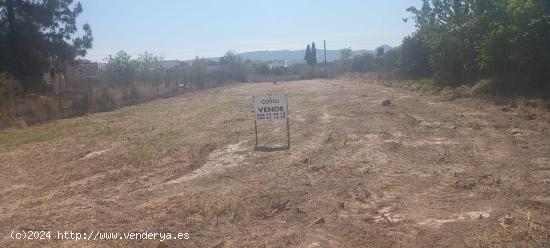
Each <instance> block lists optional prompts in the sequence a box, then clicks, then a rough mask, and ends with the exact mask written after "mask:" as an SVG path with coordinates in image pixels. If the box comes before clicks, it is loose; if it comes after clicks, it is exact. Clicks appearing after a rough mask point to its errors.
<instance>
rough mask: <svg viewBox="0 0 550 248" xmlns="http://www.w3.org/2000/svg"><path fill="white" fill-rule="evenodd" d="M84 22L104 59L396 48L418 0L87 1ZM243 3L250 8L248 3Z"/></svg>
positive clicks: (94, 52)
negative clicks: (311, 45)
mask: <svg viewBox="0 0 550 248" xmlns="http://www.w3.org/2000/svg"><path fill="white" fill-rule="evenodd" d="M80 2H81V3H82V5H83V8H84V12H83V13H82V14H81V15H80V17H79V18H78V23H79V24H80V25H82V24H84V23H89V24H90V25H91V27H92V31H93V37H94V42H93V48H92V49H90V50H89V51H88V54H87V56H86V58H87V59H90V60H92V61H98V62H101V61H103V59H104V58H106V57H108V56H109V55H110V54H114V53H116V52H118V51H120V50H124V51H126V52H128V53H129V54H130V55H132V56H136V55H138V54H142V53H143V52H145V51H148V52H153V53H155V54H159V55H161V56H163V57H164V58H165V59H166V60H174V59H179V60H188V59H192V58H194V57H196V56H199V57H206V58H209V57H219V56H222V55H223V54H224V53H225V52H226V51H228V50H233V51H235V52H237V53H244V52H253V51H276V50H302V49H305V46H306V45H307V44H308V43H311V42H315V43H316V45H317V48H318V49H321V48H322V46H323V40H326V41H327V49H329V50H336V49H341V48H344V47H351V48H352V49H353V50H363V49H365V50H373V49H375V48H376V47H378V46H380V45H384V44H387V45H390V46H397V45H399V44H400V43H401V41H402V39H403V37H405V36H406V35H408V34H410V33H411V32H413V31H414V22H408V23H405V22H403V21H402V18H406V17H409V16H410V14H409V13H408V12H406V8H408V7H410V6H413V5H414V6H416V5H418V4H419V3H420V1H417V0H406V1H399V2H398V3H396V2H393V1H392V2H380V1H374V0H366V1H357V0H352V1H339V2H338V3H337V4H334V2H332V1H319V2H309V1H307V2H306V1H301V2H294V1H290V0H282V1H278V2H276V3H274V2H266V1H261V2H260V1H250V0H239V1H230V2H229V1H208V2H206V1H195V0H193V1H185V2H181V1H174V0H167V1H161V2H154V3H153V2H149V1H129V0H121V1H106V0H81V1H80ZM242 6H246V7H245V8H243V7H242Z"/></svg>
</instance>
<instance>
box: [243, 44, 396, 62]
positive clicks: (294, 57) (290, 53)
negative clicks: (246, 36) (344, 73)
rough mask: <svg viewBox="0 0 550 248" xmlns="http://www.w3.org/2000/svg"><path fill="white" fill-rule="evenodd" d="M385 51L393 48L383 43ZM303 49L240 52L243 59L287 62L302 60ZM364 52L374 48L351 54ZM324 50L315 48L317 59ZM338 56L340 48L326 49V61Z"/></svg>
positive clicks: (321, 58) (355, 52)
mask: <svg viewBox="0 0 550 248" xmlns="http://www.w3.org/2000/svg"><path fill="white" fill-rule="evenodd" d="M382 47H384V50H385V51H388V50H390V49H393V48H392V47H390V46H388V45H383V46H382ZM305 52H306V51H305V50H276V51H254V52H245V53H240V54H239V56H241V57H242V58H243V59H250V60H252V61H270V60H285V61H289V62H303V61H304V56H305ZM365 53H374V50H353V55H354V56H355V55H361V54H365ZM324 56H325V54H324V50H323V49H320V48H317V61H319V62H321V61H324V60H325V57H324ZM339 58H340V50H327V61H328V62H332V61H335V60H337V59H339Z"/></svg>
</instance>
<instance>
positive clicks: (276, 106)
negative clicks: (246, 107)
mask: <svg viewBox="0 0 550 248" xmlns="http://www.w3.org/2000/svg"><path fill="white" fill-rule="evenodd" d="M254 111H255V113H256V120H284V119H287V118H288V104H287V98H286V95H267V96H254Z"/></svg>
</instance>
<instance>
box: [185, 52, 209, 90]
mask: <svg viewBox="0 0 550 248" xmlns="http://www.w3.org/2000/svg"><path fill="white" fill-rule="evenodd" d="M185 74H186V81H187V82H189V83H190V84H191V86H194V87H198V88H204V87H205V85H206V84H207V83H208V82H209V81H210V77H211V73H210V72H209V71H208V61H207V60H206V59H204V58H199V57H195V59H194V60H193V62H191V66H190V68H189V69H188V70H186V73H185Z"/></svg>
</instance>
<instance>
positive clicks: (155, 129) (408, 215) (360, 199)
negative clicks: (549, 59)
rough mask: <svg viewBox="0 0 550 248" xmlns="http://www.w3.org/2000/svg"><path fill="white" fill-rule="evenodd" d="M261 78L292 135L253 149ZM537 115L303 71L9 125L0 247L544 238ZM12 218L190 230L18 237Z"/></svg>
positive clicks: (545, 183)
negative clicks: (140, 235)
mask: <svg viewBox="0 0 550 248" xmlns="http://www.w3.org/2000/svg"><path fill="white" fill-rule="evenodd" d="M266 93H287V94H288V97H289V108H290V116H291V119H290V120H291V136H292V137H291V138H292V150H291V151H278V152H253V150H252V149H253V146H254V129H253V128H254V126H253V110H252V106H251V100H252V95H255V94H256V95H261V94H266ZM388 99H389V100H391V104H390V105H389V106H382V102H383V101H384V100H388ZM261 128H266V127H265V126H262V127H261ZM280 128H281V130H279V129H277V128H276V127H275V129H276V131H277V132H284V130H285V129H284V128H285V126H284V125H280ZM549 129H550V115H549V114H548V113H547V112H543V111H541V110H536V109H527V108H513V109H508V108H505V109H503V107H502V106H495V105H491V104H486V103H483V102H481V101H480V100H475V99H455V100H452V101H446V100H445V99H441V97H438V96H428V95H422V94H419V93H412V92H408V91H406V90H404V89H397V88H388V87H384V86H380V85H376V84H372V83H369V82H353V81H338V80H312V81H297V82H286V83H278V84H272V83H261V84H237V85H231V86H227V87H223V88H216V89H210V90H205V91H202V92H196V93H192V94H189V95H185V96H180V97H174V98H170V99H164V100H158V101H154V102H151V103H147V104H143V105H138V106H132V107H127V108H124V109H120V110H117V111H114V112H110V113H101V114H94V115H90V116H87V117H82V118H74V119H67V120H60V121H57V122H53V123H50V124H47V125H42V126H35V127H30V128H27V129H25V130H7V131H4V132H2V133H0V170H1V171H2V173H0V237H1V239H0V247H37V246H51V247H157V246H159V247H310V248H313V247H493V246H512V245H518V246H519V247H548V246H550V243H549V242H550V241H549V236H548V235H549V232H548V228H550V130H549ZM276 137H277V136H276V135H275V136H273V137H271V138H270V137H265V138H266V139H263V141H264V142H265V140H268V142H271V141H273V142H281V140H277V138H276ZM262 138H264V137H262ZM282 142H284V139H283V141H282ZM12 230H52V231H55V230H74V231H81V232H90V231H97V230H101V231H106V232H107V231H112V232H144V231H149V232H155V231H158V232H173V233H176V232H188V233H189V234H190V239H189V240H170V241H164V242H160V241H159V240H146V241H135V240H131V241H129V240H117V241H105V240H101V241H97V240H96V241H78V242H77V241H71V240H65V241H59V240H52V241H17V240H11V239H10V232H11V231H12Z"/></svg>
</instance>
